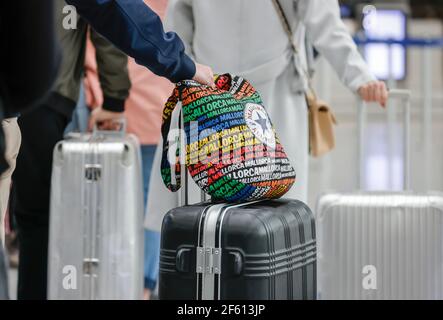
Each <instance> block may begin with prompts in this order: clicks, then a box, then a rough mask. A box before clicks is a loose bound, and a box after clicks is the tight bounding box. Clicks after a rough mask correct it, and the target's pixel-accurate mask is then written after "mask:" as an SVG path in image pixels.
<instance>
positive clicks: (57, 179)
mask: <svg viewBox="0 0 443 320" xmlns="http://www.w3.org/2000/svg"><path fill="white" fill-rule="evenodd" d="M51 189H52V190H51V214H50V233H49V253H48V254H49V258H48V259H49V261H48V298H49V299H69V300H71V299H74V300H96V299H97V300H98V299H100V300H101V299H107V300H108V299H119V300H120V299H125V300H135V299H137V300H138V299H141V298H142V295H143V194H142V172H141V157H140V149H139V144H138V142H137V140H136V138H135V137H134V136H131V135H128V136H125V135H124V130H123V132H121V133H116V132H113V133H110V132H98V131H95V132H94V133H93V134H92V135H89V134H78V135H77V136H75V137H73V136H71V137H70V138H68V139H66V140H64V141H62V142H60V143H58V144H57V145H56V147H55V149H54V164H53V172H52V188H51Z"/></svg>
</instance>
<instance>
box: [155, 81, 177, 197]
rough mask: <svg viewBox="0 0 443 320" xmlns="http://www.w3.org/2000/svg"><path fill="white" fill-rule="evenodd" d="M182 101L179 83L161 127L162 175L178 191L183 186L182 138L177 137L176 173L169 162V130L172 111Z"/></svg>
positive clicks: (165, 182)
mask: <svg viewBox="0 0 443 320" xmlns="http://www.w3.org/2000/svg"><path fill="white" fill-rule="evenodd" d="M179 101H180V94H179V90H178V85H177V86H176V87H175V88H174V91H173V92H172V94H171V96H170V97H169V99H168V100H167V101H166V103H165V107H164V109H163V123H162V127H161V134H162V138H163V153H162V160H161V169H160V170H161V176H162V179H163V183H164V184H165V186H166V187H167V188H168V189H169V190H171V191H172V192H175V191H178V190H179V189H180V187H181V163H180V151H181V150H180V149H181V148H180V146H181V141H180V139H176V143H177V150H176V153H175V162H174V164H173V166H174V169H173V170H174V173H172V172H171V171H172V168H171V167H172V165H171V163H170V162H169V148H170V145H169V139H168V138H169V137H168V135H169V132H170V129H171V125H172V113H173V112H174V110H175V107H176V106H177V104H178V102H179ZM179 119H181V115H180V116H179ZM181 125H182V124H181V121H180V120H179V126H178V128H179V130H182V128H181ZM172 174H174V176H175V182H176V183H175V184H173V183H172Z"/></svg>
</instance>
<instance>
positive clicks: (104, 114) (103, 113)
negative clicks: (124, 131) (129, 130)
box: [88, 107, 124, 131]
mask: <svg viewBox="0 0 443 320" xmlns="http://www.w3.org/2000/svg"><path fill="white" fill-rule="evenodd" d="M122 118H124V114H123V112H112V111H108V110H105V109H103V108H102V107H98V108H95V109H94V110H93V111H92V112H91V115H90V117H89V123H88V128H89V131H92V130H93V129H94V125H95V124H97V125H98V124H100V129H103V130H117V128H116V123H115V122H114V120H119V119H122ZM117 127H118V124H117Z"/></svg>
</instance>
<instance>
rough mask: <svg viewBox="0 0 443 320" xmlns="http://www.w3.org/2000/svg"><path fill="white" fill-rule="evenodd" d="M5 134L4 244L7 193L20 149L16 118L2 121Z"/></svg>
mask: <svg viewBox="0 0 443 320" xmlns="http://www.w3.org/2000/svg"><path fill="white" fill-rule="evenodd" d="M2 127H3V132H4V134H5V143H6V150H5V159H6V161H7V162H8V164H9V168H8V170H6V171H5V172H3V174H2V175H1V176H0V241H1V243H2V244H3V245H4V244H5V238H4V236H5V231H4V226H5V220H4V219H5V215H6V210H7V209H8V202H9V193H10V190H11V176H12V173H13V172H14V169H15V164H16V159H17V155H18V151H19V149H20V143H21V134H20V128H19V126H18V124H17V118H9V119H5V120H3V121H2Z"/></svg>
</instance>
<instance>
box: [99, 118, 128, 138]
mask: <svg viewBox="0 0 443 320" xmlns="http://www.w3.org/2000/svg"><path fill="white" fill-rule="evenodd" d="M112 122H113V123H115V124H117V125H120V126H119V130H100V129H99V128H98V126H97V123H96V124H95V125H94V129H93V130H92V138H97V137H100V136H101V137H103V136H107V137H124V136H125V134H126V127H127V124H126V119H125V118H121V119H115V120H113V121H112Z"/></svg>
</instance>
